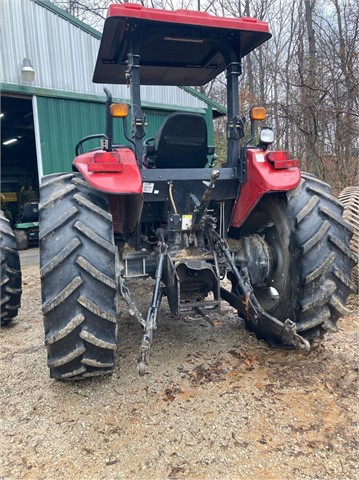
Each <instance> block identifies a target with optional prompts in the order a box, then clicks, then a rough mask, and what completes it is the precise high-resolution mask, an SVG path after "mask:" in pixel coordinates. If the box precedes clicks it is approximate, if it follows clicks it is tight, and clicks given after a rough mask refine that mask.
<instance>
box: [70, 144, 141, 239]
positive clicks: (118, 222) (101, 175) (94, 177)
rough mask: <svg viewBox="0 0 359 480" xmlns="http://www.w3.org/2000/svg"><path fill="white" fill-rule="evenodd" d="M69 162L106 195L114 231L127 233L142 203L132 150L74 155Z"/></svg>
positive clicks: (138, 173) (134, 222)
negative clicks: (71, 161)
mask: <svg viewBox="0 0 359 480" xmlns="http://www.w3.org/2000/svg"><path fill="white" fill-rule="evenodd" d="M73 165H74V167H75V168H76V169H77V170H78V171H79V172H80V173H81V175H82V176H83V177H84V178H85V179H86V180H87V182H88V183H89V184H90V185H91V186H92V187H94V188H95V189H96V190H100V191H102V192H106V193H108V194H110V195H109V201H110V209H111V214H112V218H113V227H114V231H115V232H119V233H123V234H129V233H131V232H132V231H133V230H134V228H135V226H136V225H137V223H138V221H139V219H140V216H141V212H142V205H143V195H142V177H141V173H140V170H139V168H138V165H137V162H136V158H135V154H134V152H133V151H132V150H131V149H130V148H127V147H121V148H118V149H116V150H114V151H112V152H106V151H103V150H96V151H91V152H88V153H84V154H83V155H78V156H77V157H76V158H75V160H74V162H73Z"/></svg>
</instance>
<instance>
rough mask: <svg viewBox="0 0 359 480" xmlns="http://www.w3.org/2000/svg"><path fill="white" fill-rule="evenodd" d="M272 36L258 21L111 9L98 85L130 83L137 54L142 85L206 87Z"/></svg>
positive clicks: (128, 6)
mask: <svg viewBox="0 0 359 480" xmlns="http://www.w3.org/2000/svg"><path fill="white" fill-rule="evenodd" d="M270 37H271V34H270V33H269V31H268V24H267V23H266V22H262V21H259V20H256V19H254V18H249V17H242V18H224V17H217V16H213V15H210V14H209V13H204V12H198V11H192V10H175V11H169V10H160V9H153V8H145V7H142V6H141V5H137V4H130V3H125V4H122V5H111V6H110V7H109V10H108V15H107V19H106V21H105V26H104V31H103V35H102V40H101V45H100V50H99V54H98V57H97V62H96V67H95V72H94V77H93V81H94V82H95V83H115V84H126V83H127V77H126V70H127V55H128V54H129V53H133V54H137V55H139V56H140V67H141V70H140V72H141V73H140V75H141V84H142V85H204V84H206V83H207V82H209V81H210V80H212V79H213V78H215V77H216V76H217V75H218V74H219V73H221V72H222V71H223V70H225V69H226V67H227V65H229V64H230V63H231V62H240V59H241V58H242V57H244V56H245V55H247V54H248V53H249V52H251V51H252V50H253V49H255V48H256V47H258V46H259V45H261V44H262V43H263V42H265V41H266V40H268V39H269V38H270Z"/></svg>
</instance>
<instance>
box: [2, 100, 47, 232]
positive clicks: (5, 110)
mask: <svg viewBox="0 0 359 480" xmlns="http://www.w3.org/2000/svg"><path fill="white" fill-rule="evenodd" d="M38 199H39V174H38V167H37V156H36V144H35V130H34V116H33V107H32V98H31V97H20V96H8V95H2V96H1V200H2V202H1V203H2V208H3V209H4V210H5V211H6V215H7V216H8V217H10V218H9V219H10V221H11V222H12V223H13V224H14V223H16V222H17V221H18V218H19V216H20V215H21V208H22V205H23V204H24V203H26V202H28V201H30V202H33V201H34V202H36V201H38Z"/></svg>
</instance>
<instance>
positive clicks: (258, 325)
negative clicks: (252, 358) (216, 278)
mask: <svg viewBox="0 0 359 480" xmlns="http://www.w3.org/2000/svg"><path fill="white" fill-rule="evenodd" d="M205 229H206V233H207V235H208V236H209V237H210V238H212V240H213V241H214V244H215V246H216V247H217V248H218V250H219V251H220V252H221V253H222V254H223V256H224V257H225V259H226V260H227V263H228V265H229V266H230V268H231V270H232V273H233V275H234V277H235V279H236V281H237V286H236V293H231V292H229V291H228V290H226V289H225V288H222V287H221V289H220V293H221V297H222V298H223V299H224V300H226V301H227V302H228V303H229V304H230V305H232V306H233V307H234V308H236V309H237V310H238V311H239V312H240V313H241V314H242V315H243V316H244V317H245V318H246V319H247V321H248V322H249V323H251V324H252V327H253V330H254V331H255V332H256V333H257V335H258V336H259V337H261V336H263V337H265V338H266V339H267V340H268V341H270V342H271V343H272V344H273V346H275V345H277V346H278V344H281V345H286V346H288V347H295V348H299V349H304V350H306V351H309V350H310V344H309V342H308V340H306V339H305V338H303V337H302V336H301V335H298V333H297V332H296V325H295V323H294V322H293V321H292V320H290V319H289V318H288V319H287V320H286V321H285V322H284V323H283V322H281V321H280V320H278V319H277V318H275V317H273V316H272V315H270V314H269V313H267V312H266V311H265V310H264V309H263V308H262V307H261V305H260V304H259V302H258V300H257V298H256V296H255V295H254V292H253V288H252V285H251V284H250V282H249V278H248V275H245V274H243V273H242V271H239V270H238V268H237V266H236V264H235V262H234V260H233V257H232V254H231V251H230V250H229V247H228V245H227V243H226V241H225V240H224V239H222V238H221V237H220V235H219V234H218V233H217V232H216V231H215V229H214V228H213V222H212V221H211V217H209V218H208V220H207V221H206V226H205ZM264 333H265V335H264Z"/></svg>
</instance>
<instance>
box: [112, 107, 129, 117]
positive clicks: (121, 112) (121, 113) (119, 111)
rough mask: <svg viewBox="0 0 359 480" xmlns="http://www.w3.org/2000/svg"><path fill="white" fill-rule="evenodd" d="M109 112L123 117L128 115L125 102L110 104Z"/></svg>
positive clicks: (114, 115) (113, 115)
mask: <svg viewBox="0 0 359 480" xmlns="http://www.w3.org/2000/svg"><path fill="white" fill-rule="evenodd" d="M110 113H111V116H112V117H116V118H125V117H127V115H128V105H127V103H113V104H112V105H111V106H110Z"/></svg>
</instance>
